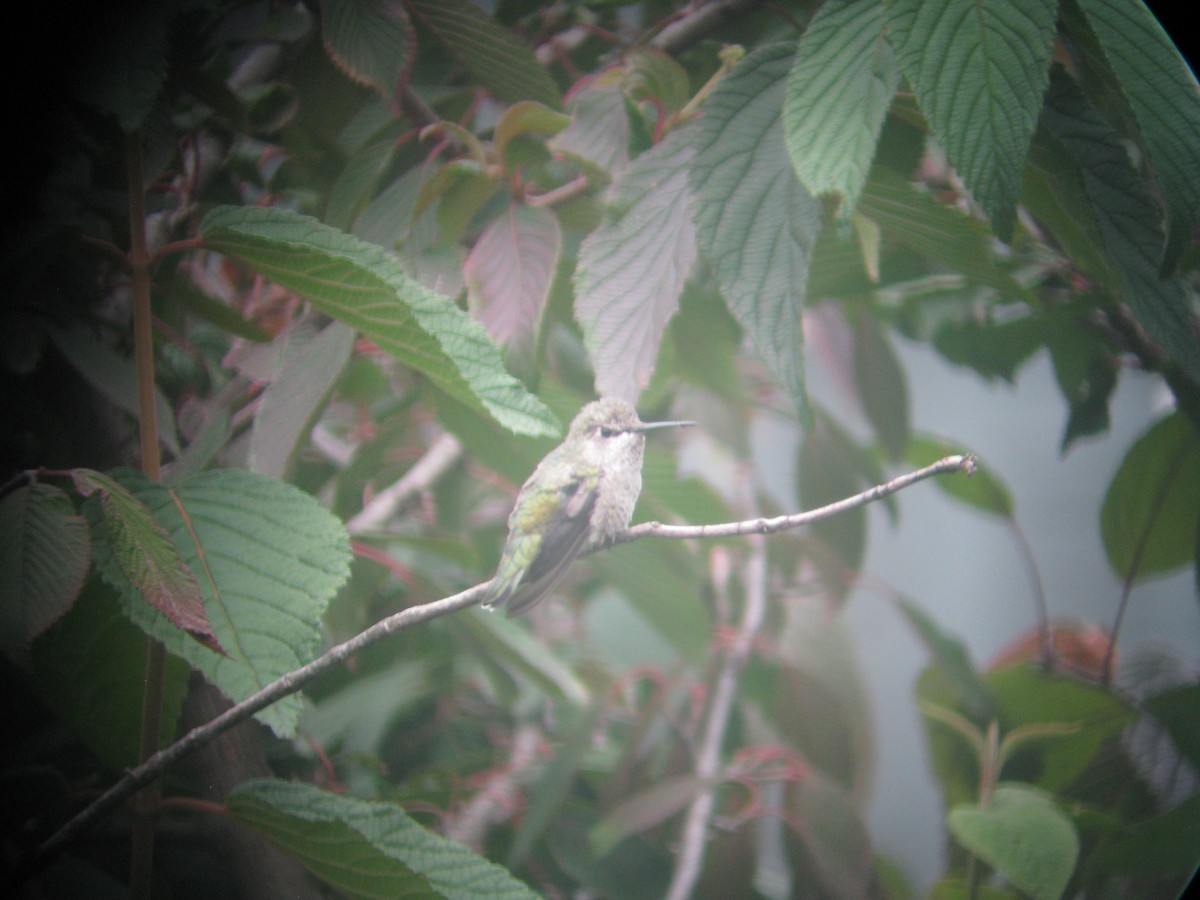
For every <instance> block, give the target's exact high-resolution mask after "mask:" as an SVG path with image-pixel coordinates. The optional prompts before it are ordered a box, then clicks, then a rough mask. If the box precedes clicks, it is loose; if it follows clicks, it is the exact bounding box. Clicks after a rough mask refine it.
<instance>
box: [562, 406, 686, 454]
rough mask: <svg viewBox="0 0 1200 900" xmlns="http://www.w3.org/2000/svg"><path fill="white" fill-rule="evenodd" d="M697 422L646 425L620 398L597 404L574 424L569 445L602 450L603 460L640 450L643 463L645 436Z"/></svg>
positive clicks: (585, 411)
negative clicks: (648, 432) (646, 433)
mask: <svg viewBox="0 0 1200 900" xmlns="http://www.w3.org/2000/svg"><path fill="white" fill-rule="evenodd" d="M694 424H695V423H694V422H643V421H642V420H641V419H639V418H638V414H637V410H635V409H634V408H633V407H632V406H630V405H629V404H628V403H626V402H625V401H624V400H620V399H617V398H616V397H603V398H601V399H599V400H593V401H592V402H591V403H589V404H588V405H587V406H585V407H584V408H583V409H581V410H580V411H579V413H578V414H577V415H576V416H575V418H574V419H573V420H572V421H571V427H570V429H569V430H568V432H567V440H568V441H580V442H584V443H586V444H590V445H592V446H595V447H597V448H601V449H600V454H599V455H600V457H602V458H603V457H610V456H612V455H614V454H620V453H621V452H622V450H623V449H625V448H630V449H633V448H636V450H635V452H636V453H637V455H638V459H639V461H640V458H641V448H642V445H643V444H645V442H646V439H645V437H643V435H642V432H645V431H649V430H650V429H652V428H664V427H673V426H682V425H694Z"/></svg>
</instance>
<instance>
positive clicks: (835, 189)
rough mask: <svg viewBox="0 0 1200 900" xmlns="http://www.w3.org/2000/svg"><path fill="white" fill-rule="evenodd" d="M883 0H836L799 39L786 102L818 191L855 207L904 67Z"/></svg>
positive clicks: (789, 130)
mask: <svg viewBox="0 0 1200 900" xmlns="http://www.w3.org/2000/svg"><path fill="white" fill-rule="evenodd" d="M883 21H884V20H883V8H882V5H881V4H880V3H879V2H877V0H832V2H827V3H825V4H824V5H823V6H822V7H821V9H820V10H819V11H818V12H817V14H816V16H814V17H813V20H812V22H810V23H809V26H808V28H807V29H806V30H805V32H804V34H803V35H802V36H801V38H800V41H799V43H798V44H797V46H796V61H795V63H794V64H793V65H792V71H791V74H790V75H789V76H788V83H787V94H786V96H785V98H784V102H783V128H784V135H785V137H786V140H787V149H788V155H789V156H790V157H791V160H792V165H793V166H795V168H796V175H797V176H799V178H800V181H801V183H802V184H803V185H804V186H805V187H806V188H808V190H809V192H810V193H812V194H814V195H820V194H825V193H837V194H839V195H841V196H840V199H841V201H842V212H843V215H845V214H847V213H849V212H850V211H851V210H853V209H854V206H855V204H856V203H857V202H858V195H859V193H860V192H861V191H862V188H863V185H864V184H865V183H866V180H867V171H868V170H869V169H870V167H871V160H872V159H873V158H874V156H875V146H876V143H877V141H878V140H879V132H880V129H881V128H882V127H883V119H884V116H885V115H886V114H887V111H888V107H889V105H890V104H891V102H892V95H893V94H894V93H895V91H896V84H897V82H899V80H900V73H899V70H898V69H897V68H896V60H895V57H894V55H893V52H892V48H891V45H890V44H888V43H887V41H885V40H884V37H883Z"/></svg>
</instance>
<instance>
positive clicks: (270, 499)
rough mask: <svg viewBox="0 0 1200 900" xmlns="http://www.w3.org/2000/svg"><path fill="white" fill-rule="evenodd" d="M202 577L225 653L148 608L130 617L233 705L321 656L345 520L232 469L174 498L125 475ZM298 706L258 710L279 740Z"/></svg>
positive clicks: (289, 703)
mask: <svg viewBox="0 0 1200 900" xmlns="http://www.w3.org/2000/svg"><path fill="white" fill-rule="evenodd" d="M118 477H119V478H120V481H121V483H122V484H123V485H125V486H127V487H128V488H129V490H130V491H131V492H132V494H133V496H135V497H136V498H137V500H138V501H140V503H143V504H145V507H146V508H148V509H149V511H150V512H151V514H152V515H153V516H154V518H155V520H156V521H157V522H158V523H161V526H162V528H164V529H165V530H166V532H167V533H168V534H169V535H170V539H171V541H173V542H174V545H175V549H176V550H177V552H178V554H179V556H180V557H182V558H183V560H184V562H185V563H186V564H187V565H188V566H189V567H190V568H191V570H192V571H194V572H197V573H199V575H200V590H201V591H202V593H203V595H204V603H205V608H206V609H207V611H208V618H209V621H210V622H211V623H212V627H213V631H214V632H215V633H216V636H217V638H218V640H220V642H221V646H222V647H223V648H224V649H225V652H226V654H227V655H225V656H221V655H218V654H216V653H213V652H211V651H208V650H206V649H204V648H202V647H201V646H200V645H198V644H196V643H195V642H194V641H190V640H187V639H186V638H184V636H183V634H182V633H181V632H180V631H178V630H177V629H175V628H172V627H170V626H168V624H167V623H166V622H165V620H163V619H162V618H161V617H160V616H159V615H158V614H157V613H155V612H154V611H153V610H151V609H150V608H149V607H146V606H144V605H142V604H130V603H129V600H128V597H126V598H125V601H126V611H127V614H129V615H130V616H131V617H132V618H133V619H134V621H135V622H136V623H137V624H138V625H139V626H140V627H141V628H142V629H144V630H145V631H146V632H147V633H149V634H151V635H153V636H154V637H156V638H157V639H158V640H160V641H162V642H163V643H164V644H165V645H166V647H167V649H168V650H170V651H171V652H172V653H175V654H177V655H179V656H182V657H183V658H184V659H186V660H187V661H188V662H189V663H191V664H192V665H193V666H194V667H196V668H197V669H199V670H200V671H201V672H202V673H204V675H205V677H207V678H208V679H209V681H211V682H212V683H213V684H214V685H216V687H217V688H219V689H220V690H221V691H222V692H223V693H224V694H225V695H226V696H228V697H229V698H231V699H232V700H235V701H238V700H244V699H245V698H246V697H248V696H250V695H251V694H253V693H255V692H256V691H258V690H259V689H260V688H262V687H264V686H265V685H267V684H269V683H270V682H272V681H274V680H275V679H277V678H279V677H280V676H282V675H284V674H285V673H287V672H290V671H292V670H293V669H296V668H298V667H300V666H302V665H304V664H305V663H307V662H310V661H311V660H312V659H313V658H314V657H315V655H316V651H317V648H318V647H319V645H320V642H321V616H322V615H323V614H324V612H325V608H326V606H327V605H328V603H329V601H330V599H331V598H332V597H333V595H334V593H335V592H336V591H337V589H338V588H339V587H340V586H341V584H342V583H343V582H344V581H345V580H346V577H347V576H348V574H349V570H350V547H349V539H348V537H347V535H346V530H345V528H344V527H343V526H342V523H341V522H340V521H338V520H337V519H336V518H334V517H333V516H332V515H331V514H330V513H329V512H328V511H327V510H325V509H324V508H322V507H321V506H320V505H319V504H318V503H317V501H316V500H314V499H313V498H312V497H311V496H309V495H308V494H305V493H303V492H302V491H300V490H298V489H297V488H295V487H292V486H291V485H288V484H284V483H283V482H280V481H275V480H274V479H270V478H265V477H263V476H262V475H255V474H253V473H250V472H244V471H240V470H234V469H225V470H214V471H210V472H205V473H204V474H202V475H198V476H197V477H195V478H191V479H188V480H187V481H184V482H182V483H180V484H179V485H178V486H176V488H175V489H174V490H172V491H168V490H167V489H166V488H164V487H162V485H159V484H156V483H155V482H153V481H150V480H149V479H147V478H145V477H143V476H141V475H139V474H137V473H135V472H130V471H123V472H121V473H120V474H119V476H118ZM299 711H300V699H299V698H298V697H296V696H291V697H286V698H284V699H283V700H281V701H280V702H278V703H276V704H274V705H272V706H269V707H267V708H266V709H264V710H263V711H262V712H260V713H258V718H259V719H260V720H261V721H262V722H264V723H266V724H267V725H269V726H270V727H271V728H272V730H274V731H275V733H276V734H278V735H280V736H289V735H291V734H292V733H293V732H294V730H295V725H296V718H297V716H298V715H299Z"/></svg>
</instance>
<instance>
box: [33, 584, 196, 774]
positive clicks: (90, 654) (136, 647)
mask: <svg viewBox="0 0 1200 900" xmlns="http://www.w3.org/2000/svg"><path fill="white" fill-rule="evenodd" d="M145 653H146V635H145V634H143V633H142V631H141V630H140V629H139V628H138V627H137V626H135V625H134V624H133V623H132V622H130V621H129V619H128V618H127V617H126V616H125V615H123V614H122V612H121V608H120V605H119V603H118V602H117V598H116V595H115V594H114V593H113V591H112V590H110V589H109V588H108V586H107V585H106V584H104V582H103V581H101V580H100V579H99V578H90V579H88V581H87V583H86V584H85V585H84V588H83V591H82V593H81V594H80V595H79V600H78V602H77V603H76V604H75V605H74V606H73V607H72V608H71V609H70V611H68V612H67V614H66V615H65V616H63V617H62V618H61V619H59V620H58V621H57V622H56V623H55V624H54V627H52V628H51V629H50V630H49V631H47V632H46V633H44V634H42V635H41V636H40V637H38V638H37V640H35V641H34V642H33V646H32V648H31V650H30V661H31V668H32V673H33V674H32V679H31V680H32V684H33V689H34V691H35V692H36V693H37V695H38V698H39V699H40V700H41V701H42V702H43V703H45V704H46V706H48V707H49V708H50V709H51V710H53V711H54V714H55V715H56V716H58V717H59V718H61V719H62V720H63V721H64V722H66V723H67V724H68V725H69V726H70V727H71V731H72V732H73V733H74V734H75V735H77V736H78V737H79V738H80V739H81V740H83V742H84V743H85V744H87V746H88V748H89V749H90V750H91V751H92V752H93V753H95V754H96V755H97V756H98V757H99V758H100V760H101V762H103V763H104V765H106V766H108V767H109V768H110V769H112V770H113V771H114V772H120V771H122V770H124V769H128V768H130V767H131V766H134V765H136V764H137V763H138V741H139V736H140V732H141V720H142V698H143V695H144V694H145V692H146V678H145V673H144V671H143V667H142V665H141V660H142V659H143V657H144V656H145ZM188 675H189V669H188V667H187V664H186V663H184V662H183V660H181V659H179V658H178V657H175V656H168V657H167V661H166V671H165V673H164V678H163V696H162V728H161V732H160V734H159V743H160V745H161V744H166V743H169V742H170V741H171V739H172V738H173V737H174V735H175V725H176V722H177V721H178V719H179V711H180V709H181V708H182V706H183V698H184V695H185V694H186V693H187V682H188Z"/></svg>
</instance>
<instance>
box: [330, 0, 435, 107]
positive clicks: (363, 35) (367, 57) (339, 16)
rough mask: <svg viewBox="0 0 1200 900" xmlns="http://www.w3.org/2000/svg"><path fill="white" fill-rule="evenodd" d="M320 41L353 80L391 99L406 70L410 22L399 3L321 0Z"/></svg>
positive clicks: (397, 1) (410, 38) (389, 0)
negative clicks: (322, 41)
mask: <svg viewBox="0 0 1200 900" xmlns="http://www.w3.org/2000/svg"><path fill="white" fill-rule="evenodd" d="M321 38H322V40H324V42H325V49H326V50H328V51H329V55H330V56H331V57H332V58H333V61H334V62H335V63H337V64H338V67H339V68H340V69H341V70H342V71H343V72H345V73H346V74H347V75H349V76H350V77H351V78H353V79H354V80H355V81H357V82H360V83H361V84H365V85H367V86H368V87H371V88H373V89H375V90H376V91H378V92H379V93H381V94H383V96H385V97H393V96H395V94H396V91H397V90H398V89H399V88H400V81H401V78H402V77H403V76H404V72H405V69H407V68H408V66H409V64H410V62H411V60H410V59H409V52H408V51H409V41H410V40H412V39H413V35H412V23H411V22H410V21H409V20H408V13H407V12H406V11H405V9H404V4H403V3H401V2H399V0H388V2H382V3H381V2H370V3H363V2H361V0H321Z"/></svg>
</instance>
